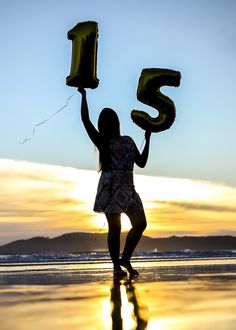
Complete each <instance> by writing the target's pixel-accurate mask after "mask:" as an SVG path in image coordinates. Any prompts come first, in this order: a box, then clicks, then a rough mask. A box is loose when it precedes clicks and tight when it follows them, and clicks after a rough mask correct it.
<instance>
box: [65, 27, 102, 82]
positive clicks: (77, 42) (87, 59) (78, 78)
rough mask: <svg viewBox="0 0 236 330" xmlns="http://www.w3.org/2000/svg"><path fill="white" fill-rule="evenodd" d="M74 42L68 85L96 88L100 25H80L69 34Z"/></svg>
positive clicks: (67, 79) (69, 37)
mask: <svg viewBox="0 0 236 330" xmlns="http://www.w3.org/2000/svg"><path fill="white" fill-rule="evenodd" d="M67 36H68V39H69V40H71V41H72V59H71V70H70V75H69V76H68V77H67V78H66V84H67V85H68V86H73V87H81V88H96V87H97V86H98V83H99V80H98V78H97V73H96V71H97V39H98V24H97V23H96V22H92V21H88V22H81V23H78V24H77V25H76V26H75V27H73V29H71V30H70V31H69V32H68V34H67Z"/></svg>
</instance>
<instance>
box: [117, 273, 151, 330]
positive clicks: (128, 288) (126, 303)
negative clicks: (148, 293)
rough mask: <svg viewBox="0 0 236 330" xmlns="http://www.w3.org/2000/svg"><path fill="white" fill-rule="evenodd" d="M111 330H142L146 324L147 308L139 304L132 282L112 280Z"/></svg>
mask: <svg viewBox="0 0 236 330" xmlns="http://www.w3.org/2000/svg"><path fill="white" fill-rule="evenodd" d="M111 318H112V329H113V330H122V329H134V330H136V329H137V330H144V329H146V328H147V324H148V308H147V306H146V305H145V304H143V303H142V302H141V299H140V297H139V295H138V291H137V289H136V287H135V285H134V282H133V281H132V280H126V281H124V282H121V281H120V280H116V279H115V280H114V282H113V286H112V288H111Z"/></svg>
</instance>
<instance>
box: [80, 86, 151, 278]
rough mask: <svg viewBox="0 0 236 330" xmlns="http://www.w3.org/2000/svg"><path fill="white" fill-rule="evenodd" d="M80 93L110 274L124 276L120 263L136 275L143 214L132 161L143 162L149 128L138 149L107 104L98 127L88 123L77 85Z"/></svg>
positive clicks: (147, 146)
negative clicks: (94, 154) (94, 152)
mask: <svg viewBox="0 0 236 330" xmlns="http://www.w3.org/2000/svg"><path fill="white" fill-rule="evenodd" d="M78 90H79V92H80V93H81V95H82V102H81V118H82V121H83V124H84V126H85V129H86V131H87V133H88V135H89V137H90V139H91V140H92V142H93V143H94V144H95V145H96V147H97V148H98V150H99V160H100V169H101V171H102V173H101V177H100V180H99V183H98V189H97V195H96V199H95V204H94V211H95V212H103V213H105V215H106V218H107V221H108V228H109V230H108V239H107V241H108V248H109V252H110V256H111V259H112V262H113V267H114V275H115V276H120V277H122V276H126V275H127V274H126V272H124V271H123V270H122V268H121V266H123V267H125V268H126V269H127V271H128V272H129V273H130V275H131V276H134V275H138V272H137V270H135V269H134V268H133V267H132V265H131V263H130V259H131V256H132V253H133V251H134V249H135V247H136V245H137V244H138V242H139V240H140V238H141V236H142V233H143V231H144V230H145V228H146V217H145V213H144V209H143V205H142V201H141V199H140V197H139V195H138V194H137V192H136V191H135V188H134V184H133V167H134V163H135V164H137V165H138V166H139V167H144V166H145V165H146V162H147V159H148V153H149V144H150V136H151V133H150V132H148V131H147V132H146V133H145V138H146V143H145V146H144V149H143V152H142V153H140V152H139V151H138V149H137V147H136V145H135V143H134V141H133V140H132V139H131V137H129V136H122V135H120V123H119V119H118V116H117V114H116V112H115V111H114V110H112V109H110V108H105V109H103V110H102V111H101V113H100V115H99V119H98V130H97V129H96V128H95V127H94V125H93V124H92V123H91V121H90V118H89V112H88V105H87V99H86V91H85V89H83V88H79V89H78ZM121 213H125V214H126V215H127V216H128V217H129V219H130V222H131V225H132V228H131V229H130V231H129V233H128V235H127V238H126V242H125V247H124V251H123V254H122V258H121V259H119V256H120V233H121Z"/></svg>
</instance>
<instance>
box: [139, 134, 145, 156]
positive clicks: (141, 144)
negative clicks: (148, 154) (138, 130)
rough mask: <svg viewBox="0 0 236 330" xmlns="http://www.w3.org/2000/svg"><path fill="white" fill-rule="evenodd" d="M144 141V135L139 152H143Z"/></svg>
mask: <svg viewBox="0 0 236 330" xmlns="http://www.w3.org/2000/svg"><path fill="white" fill-rule="evenodd" d="M144 141H145V137H144V139H143V142H142V144H141V147H140V148H139V152H141V150H142V148H143V144H144Z"/></svg>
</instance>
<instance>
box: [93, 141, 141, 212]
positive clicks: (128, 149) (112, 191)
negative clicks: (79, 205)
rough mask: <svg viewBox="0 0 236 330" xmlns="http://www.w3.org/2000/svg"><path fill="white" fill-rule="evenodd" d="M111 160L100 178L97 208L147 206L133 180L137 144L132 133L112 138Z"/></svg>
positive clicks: (136, 209)
mask: <svg viewBox="0 0 236 330" xmlns="http://www.w3.org/2000/svg"><path fill="white" fill-rule="evenodd" d="M109 147H110V164H109V169H108V170H103V171H102V173H101V176H100V179H99V183H98V188H97V194H96V198H95V203H94V211H95V212H103V213H116V214H117V213H118V214H120V213H131V212H132V213H133V212H139V211H142V210H143V204H142V201H141V199H140V197H139V195H138V193H137V192H136V191H135V187H134V180H133V168H134V159H135V155H136V152H137V147H136V145H135V143H134V141H133V140H132V138H131V137H129V136H121V137H120V139H119V140H116V139H111V140H110V145H109Z"/></svg>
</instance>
